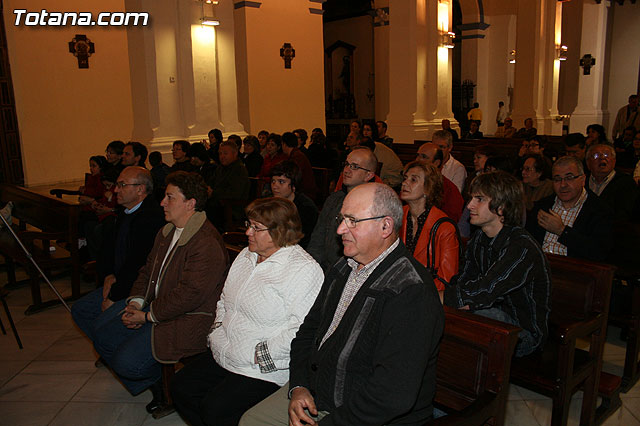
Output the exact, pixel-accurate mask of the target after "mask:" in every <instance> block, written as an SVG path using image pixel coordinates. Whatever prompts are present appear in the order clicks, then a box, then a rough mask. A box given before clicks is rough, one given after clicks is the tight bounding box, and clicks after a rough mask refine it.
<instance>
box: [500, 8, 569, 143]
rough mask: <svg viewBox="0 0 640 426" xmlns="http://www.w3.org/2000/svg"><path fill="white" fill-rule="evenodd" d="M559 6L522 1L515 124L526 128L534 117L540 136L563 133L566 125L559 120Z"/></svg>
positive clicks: (517, 53)
mask: <svg viewBox="0 0 640 426" xmlns="http://www.w3.org/2000/svg"><path fill="white" fill-rule="evenodd" d="M558 7H560V6H559V5H558V2H557V1H556V0H541V1H539V2H532V1H530V0H518V12H517V14H518V18H517V19H518V24H517V35H516V64H515V65H516V67H515V86H514V99H513V106H514V109H513V113H512V117H513V122H514V123H513V124H514V126H516V127H522V126H523V125H524V120H525V118H528V117H531V118H533V119H534V126H535V127H537V128H538V134H547V135H560V134H561V133H562V122H561V121H558V120H556V117H557V104H558V93H557V84H558V80H559V64H558V63H557V62H558V61H556V60H555V56H556V53H555V52H556V33H557V31H558V29H557V27H558V28H559V25H558V26H556V16H557V8H558ZM554 87H555V89H554Z"/></svg>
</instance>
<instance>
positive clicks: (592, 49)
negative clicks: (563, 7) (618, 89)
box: [569, 2, 609, 134]
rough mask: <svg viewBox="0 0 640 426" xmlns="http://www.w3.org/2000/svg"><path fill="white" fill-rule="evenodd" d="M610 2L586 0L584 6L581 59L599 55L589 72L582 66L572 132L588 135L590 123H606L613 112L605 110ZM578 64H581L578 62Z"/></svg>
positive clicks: (570, 125)
mask: <svg viewBox="0 0 640 426" xmlns="http://www.w3.org/2000/svg"><path fill="white" fill-rule="evenodd" d="M607 4H608V2H602V3H600V4H597V3H595V2H584V4H583V5H582V41H581V45H580V58H582V57H583V56H584V55H586V54H590V55H591V56H592V57H594V58H595V60H596V63H595V66H592V67H591V69H590V74H589V75H584V72H583V68H582V67H581V68H580V77H579V79H578V104H577V105H576V109H575V110H574V111H573V113H572V114H571V122H570V124H569V131H570V132H580V133H583V134H585V133H586V131H587V126H588V125H589V124H593V123H603V122H604V119H605V118H606V117H608V115H609V112H608V111H606V110H603V109H602V106H603V103H604V77H605V73H604V63H605V52H606V44H607V19H608V15H609V6H608V5H607ZM575 66H577V64H576V65H575Z"/></svg>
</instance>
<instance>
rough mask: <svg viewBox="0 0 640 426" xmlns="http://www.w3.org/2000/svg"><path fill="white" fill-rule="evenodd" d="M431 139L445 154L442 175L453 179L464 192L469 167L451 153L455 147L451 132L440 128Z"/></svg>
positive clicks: (459, 189)
mask: <svg viewBox="0 0 640 426" xmlns="http://www.w3.org/2000/svg"><path fill="white" fill-rule="evenodd" d="M431 141H432V142H433V143H434V144H436V145H437V146H438V148H440V149H441V150H442V154H443V156H444V158H443V159H442V168H441V172H442V176H444V177H446V178H447V179H449V180H451V182H453V183H454V184H455V185H456V187H457V188H458V191H460V193H462V191H463V189H464V182H465V180H467V169H466V168H465V167H464V166H463V165H462V163H461V162H459V161H458V160H456V159H455V158H453V155H451V150H452V149H453V137H452V136H451V133H449V132H447V131H446V130H438V131H436V132H434V133H433V136H431Z"/></svg>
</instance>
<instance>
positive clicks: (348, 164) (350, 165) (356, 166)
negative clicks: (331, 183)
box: [342, 161, 371, 172]
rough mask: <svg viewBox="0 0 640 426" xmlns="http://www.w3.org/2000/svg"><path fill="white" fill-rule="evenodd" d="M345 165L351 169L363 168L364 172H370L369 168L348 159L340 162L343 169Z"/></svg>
mask: <svg viewBox="0 0 640 426" xmlns="http://www.w3.org/2000/svg"><path fill="white" fill-rule="evenodd" d="M345 167H348V168H350V169H351V170H358V169H360V170H364V171H365V172H370V171H371V170H369V169H365V168H364V167H360V166H359V165H357V164H356V163H350V162H348V161H345V162H344V163H342V168H343V169H344V168H345Z"/></svg>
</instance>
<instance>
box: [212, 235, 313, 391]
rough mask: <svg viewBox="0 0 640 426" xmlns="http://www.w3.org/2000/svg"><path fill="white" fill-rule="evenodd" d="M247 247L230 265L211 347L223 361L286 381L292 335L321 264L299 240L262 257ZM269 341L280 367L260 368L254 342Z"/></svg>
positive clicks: (274, 380)
mask: <svg viewBox="0 0 640 426" xmlns="http://www.w3.org/2000/svg"><path fill="white" fill-rule="evenodd" d="M257 260H258V255H257V254H256V253H252V252H250V251H249V249H248V248H245V249H244V250H243V251H242V252H240V254H238V256H237V257H236V260H235V261H234V262H233V264H232V265H231V269H230V270H229V275H228V277H227V280H226V282H225V283H224V289H223V290H222V296H221V297H220V301H219V302H218V306H217V311H216V320H215V323H214V328H213V330H212V332H211V333H210V334H209V347H210V348H211V352H212V354H213V357H214V359H215V360H216V362H217V363H218V365H220V366H221V367H223V368H225V369H227V370H229V371H231V372H233V373H236V374H241V375H243V376H248V377H253V378H256V379H260V380H266V381H269V382H272V383H276V384H277V385H279V386H282V385H284V384H285V383H286V382H287V381H288V380H289V351H290V349H291V340H293V338H294V337H295V334H296V332H297V331H298V328H299V327H300V324H301V323H302V321H303V320H304V318H305V316H306V315H307V313H308V312H309V309H311V306H312V305H313V303H314V302H315V299H316V297H317V296H318V293H319V292H320V287H321V286H322V282H323V281H324V275H323V272H322V268H321V267H320V265H318V263H317V262H316V261H315V260H313V258H312V257H311V255H309V254H308V253H307V252H306V251H304V249H303V248H302V247H300V246H299V245H294V246H289V247H282V248H280V249H279V250H278V251H277V252H275V253H274V254H272V255H271V256H269V257H268V258H267V259H265V260H264V261H263V262H262V263H259V264H258V263H256V262H257ZM260 342H266V344H267V348H268V351H269V354H270V356H271V358H272V359H273V362H274V363H275V365H276V368H277V370H276V371H273V372H270V373H262V372H261V371H260V367H259V365H258V364H256V363H255V361H254V360H255V354H256V345H257V344H258V343H260Z"/></svg>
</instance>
